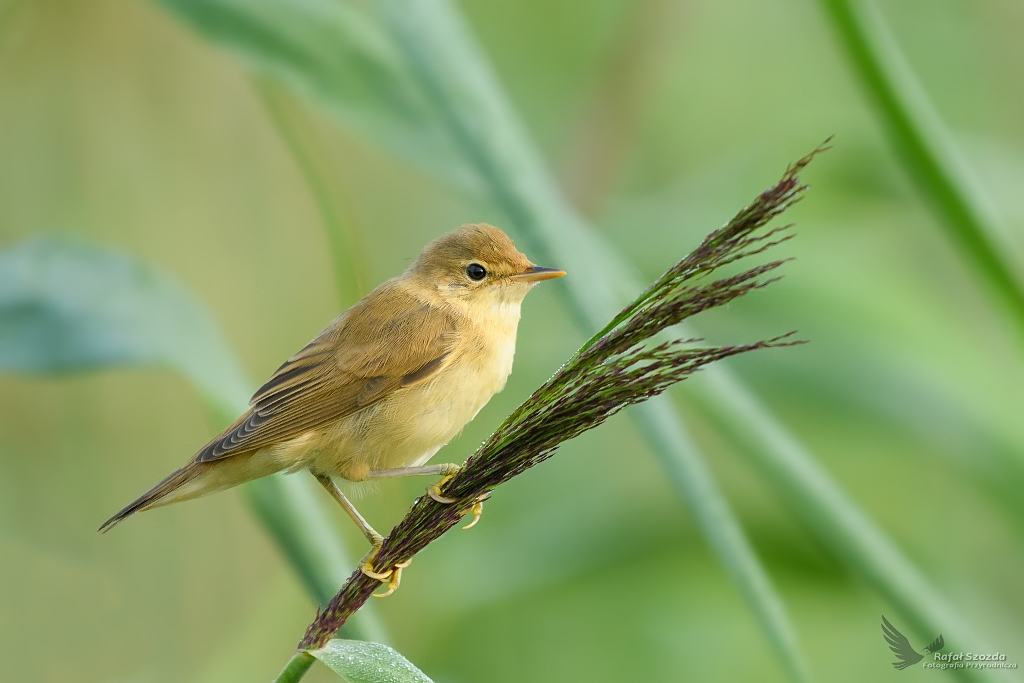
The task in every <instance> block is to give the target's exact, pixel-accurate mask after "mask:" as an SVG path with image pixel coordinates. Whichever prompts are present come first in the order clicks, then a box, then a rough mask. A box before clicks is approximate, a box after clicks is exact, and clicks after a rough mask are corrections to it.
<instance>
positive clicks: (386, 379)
mask: <svg viewBox="0 0 1024 683" xmlns="http://www.w3.org/2000/svg"><path fill="white" fill-rule="evenodd" d="M371 311H372V313H371ZM456 325H457V323H456V320H455V318H454V317H453V316H451V315H450V314H448V313H446V312H444V311H442V310H440V309H438V308H437V307H431V306H429V305H427V304H424V303H423V302H421V301H419V300H417V299H415V298H414V297H412V296H411V295H409V294H408V293H406V292H404V291H403V290H402V289H401V288H400V286H398V285H395V284H392V285H390V286H388V285H386V286H385V287H384V288H382V289H380V290H378V291H376V292H374V293H373V294H371V295H370V296H369V297H367V298H366V299H364V300H363V301H362V302H360V303H359V304H357V305H356V306H354V307H353V308H351V309H350V310H349V311H347V312H346V313H345V314H344V315H342V316H341V317H339V318H338V319H337V320H335V321H334V323H332V324H331V326H330V327H328V328H327V329H326V330H324V332H323V333H322V334H321V335H320V336H319V337H317V338H316V339H314V340H313V341H312V342H310V344H309V345H308V346H306V348H304V349H302V350H301V351H299V352H298V353H297V354H295V355H294V356H293V357H291V358H290V359H288V361H287V362H286V363H285V364H284V365H282V366H281V367H280V368H278V369H277V372H275V373H274V375H273V376H272V377H271V378H270V379H269V380H268V381H267V383H266V384H264V385H263V386H262V387H260V389H259V390H258V391H257V392H256V394H255V395H254V396H253V397H252V400H251V401H250V402H249V405H250V406H252V408H251V409H250V410H249V412H247V413H246V414H245V415H243V416H242V417H240V418H239V419H238V421H236V422H235V423H234V424H233V425H231V426H230V427H228V428H227V429H225V430H224V431H223V432H222V433H221V434H220V435H218V436H217V437H216V438H215V439H214V440H213V441H211V442H210V443H209V444H207V445H206V447H204V448H203V449H202V450H201V451H200V452H199V453H198V454H197V455H196V457H195V460H196V461H199V462H208V461H211V460H219V459H220V458H224V457H228V456H230V455H235V454H238V453H248V452H252V451H254V450H258V449H260V448H264V447H266V446H270V445H273V444H276V443H281V442H282V441H287V440H289V439H293V438H295V437H298V436H301V435H302V434H305V433H307V432H309V431H310V430H313V429H316V428H317V427H320V426H322V425H325V424H329V423H331V422H334V421H336V420H339V419H341V418H343V417H346V416H348V415H351V414H353V413H355V412H357V411H359V410H362V409H363V408H366V407H368V406H371V405H373V404H374V403H377V402H378V401H380V400H382V399H384V398H385V397H387V396H388V395H390V394H391V393H393V392H395V391H398V390H400V389H402V388H405V387H408V386H411V385H413V384H416V383H418V382H422V381H424V380H426V379H427V378H429V377H431V376H432V375H433V374H435V373H436V372H438V371H439V370H440V369H441V368H442V367H444V365H445V362H446V360H448V358H449V355H450V354H451V352H452V349H453V348H454V345H455V341H456V338H457V337H456V332H457V328H456Z"/></svg>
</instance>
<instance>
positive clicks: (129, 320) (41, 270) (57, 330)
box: [0, 237, 249, 418]
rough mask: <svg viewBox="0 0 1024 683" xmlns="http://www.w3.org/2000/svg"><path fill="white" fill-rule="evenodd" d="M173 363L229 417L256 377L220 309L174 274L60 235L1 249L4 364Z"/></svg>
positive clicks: (0, 362)
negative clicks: (246, 370) (228, 336)
mask: <svg viewBox="0 0 1024 683" xmlns="http://www.w3.org/2000/svg"><path fill="white" fill-rule="evenodd" d="M124 365H157V366H163V367H167V368H173V369H175V370H177V371H179V372H181V373H182V374H183V375H185V376H186V377H187V378H188V379H189V380H191V381H192V382H193V383H194V384H195V385H196V387H198V388H199V390H200V391H201V392H202V394H203V397H204V398H205V399H207V400H208V401H209V402H211V403H212V404H214V405H215V406H217V407H218V409H224V410H226V411H227V413H228V415H230V416H231V418H233V417H234V415H231V413H234V412H235V411H237V410H238V408H239V407H240V406H245V404H246V403H247V401H248V396H249V382H248V380H247V379H246V378H245V375H244V374H243V372H242V368H241V366H240V365H239V363H238V361H237V360H236V358H235V356H234V354H232V353H231V350H230V349H229V348H228V346H227V343H226V342H225V341H224V338H223V337H222V336H221V334H220V332H219V330H218V329H217V327H216V325H215V324H214V322H213V319H212V318H211V317H210V315H209V314H208V313H207V311H206V309H205V308H204V307H203V306H202V304H200V303H199V302H198V301H197V300H196V299H195V297H193V296H192V294H191V293H190V292H189V291H188V290H186V289H185V288H184V287H183V286H182V285H181V284H179V283H178V282H177V281H176V280H174V279H173V278H171V277H169V276H167V275H165V274H163V273H161V272H159V271H156V270H153V269H151V268H148V267H146V266H145V265H143V264H141V263H139V262H138V261H136V260H134V259H132V258H131V257H129V256H126V255H124V254H119V253H117V252H114V251H111V250H107V249H101V248H99V247H94V246H90V245H87V244H83V243H81V242H76V241H70V240H66V239H60V238H45V237H44V238H37V239H33V240H31V241H29V242H26V243H24V244H21V245H18V246H15V247H12V248H10V249H7V250H5V251H3V252H0V369H2V370H7V371H12V372H27V373H67V372H75V371H82V370H92V369H97V368H104V367H111V366H124Z"/></svg>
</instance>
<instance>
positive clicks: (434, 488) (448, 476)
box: [427, 465, 462, 505]
mask: <svg viewBox="0 0 1024 683" xmlns="http://www.w3.org/2000/svg"><path fill="white" fill-rule="evenodd" d="M460 469H462V468H461V467H459V466H458V465H449V466H446V467H445V469H444V470H442V471H441V472H439V474H443V475H444V476H443V477H442V478H441V480H440V481H435V482H434V483H433V484H431V485H430V486H428V487H427V495H428V496H430V497H431V498H433V499H434V500H436V501H437V502H438V503H443V504H445V505H451V504H452V503H457V502H458V501H459V499H458V498H449V497H448V496H442V495H441V487H442V486H444V485H445V484H447V483H448V482H449V481H451V480H452V477H454V476H455V475H456V474H458V473H459V470H460Z"/></svg>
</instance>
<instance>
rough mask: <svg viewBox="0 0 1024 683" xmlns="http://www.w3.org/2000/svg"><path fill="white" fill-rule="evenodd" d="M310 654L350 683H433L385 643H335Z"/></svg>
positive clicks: (337, 641) (333, 641) (346, 641)
mask: <svg viewBox="0 0 1024 683" xmlns="http://www.w3.org/2000/svg"><path fill="white" fill-rule="evenodd" d="M309 653H310V654H311V655H313V656H314V657H316V658H317V659H319V660H320V661H321V662H323V663H324V664H326V665H327V666H328V667H329V668H330V669H331V670H332V671H334V672H335V673H336V674H338V675H339V676H341V677H342V678H343V679H344V680H346V681H349V683H431V680H430V679H429V678H427V676H426V675H425V674H424V673H423V672H422V671H420V670H419V669H417V668H416V667H415V666H413V663H412V662H410V661H409V660H408V659H406V658H405V657H403V656H402V655H400V654H398V653H397V652H395V651H394V650H393V649H391V648H390V647H388V646H387V645H382V644H381V643H367V642H363V641H361V640H332V641H330V642H328V643H327V645H326V646H325V647H324V648H323V649H320V650H310V651H309Z"/></svg>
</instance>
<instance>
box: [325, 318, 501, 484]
mask: <svg viewBox="0 0 1024 683" xmlns="http://www.w3.org/2000/svg"><path fill="white" fill-rule="evenodd" d="M494 313H495V314H494V315H490V316H487V317H485V318H484V319H482V320H478V321H476V324H473V325H467V326H466V327H465V328H463V329H462V330H461V335H462V339H461V341H460V344H459V345H458V347H457V348H456V350H455V351H454V352H453V353H452V354H451V357H450V359H449V361H448V362H447V363H446V364H445V366H444V367H443V368H442V369H441V370H440V371H439V372H438V373H437V374H436V375H434V376H433V377H431V378H430V379H428V380H426V381H423V382H421V383H419V384H416V385H413V386H411V387H407V388H404V389H402V390H399V391H396V392H395V393H394V394H392V395H391V396H389V397H388V398H387V399H385V400H383V401H381V402H380V403H379V404H376V405H374V406H372V407H370V408H368V409H366V410H363V411H360V412H359V413H356V414H355V415H351V416H349V417H346V418H345V419H343V420H341V421H340V422H339V423H337V424H336V425H334V426H333V427H332V428H331V429H330V435H329V436H328V437H327V439H325V441H324V442H322V443H321V444H319V447H318V448H317V451H318V452H317V453H316V454H315V455H313V457H314V459H315V462H312V463H310V465H311V466H312V467H313V468H314V469H316V470H319V471H327V472H331V473H332V474H336V475H338V476H341V477H344V478H346V479H353V480H360V479H364V478H366V476H368V475H369V473H370V472H371V471H372V470H378V469H392V468H396V467H407V466H416V465H421V464H423V463H424V462H426V461H427V460H429V459H430V458H431V457H432V456H433V455H434V454H435V453H436V452H437V451H438V450H439V449H440V448H441V447H442V446H444V445H445V444H446V443H448V442H449V441H451V439H453V438H454V437H455V436H456V435H457V434H458V433H459V432H460V431H461V430H462V428H463V427H464V426H465V425H466V423H468V422H469V421H470V420H472V419H473V418H474V417H476V415H477V413H478V412H480V410H481V409H482V408H483V407H484V406H485V405H486V404H487V402H488V401H489V400H490V399H491V397H493V396H494V394H496V393H497V392H499V391H501V390H502V389H503V388H504V387H505V382H506V380H507V379H508V376H509V374H510V373H511V371H512V361H513V357H514V355H515V343H516V328H517V326H518V322H519V307H518V306H515V307H514V309H511V308H510V307H507V306H506V307H502V309H498V310H496V311H495V312H494Z"/></svg>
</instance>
